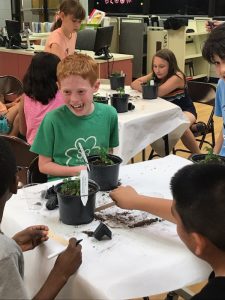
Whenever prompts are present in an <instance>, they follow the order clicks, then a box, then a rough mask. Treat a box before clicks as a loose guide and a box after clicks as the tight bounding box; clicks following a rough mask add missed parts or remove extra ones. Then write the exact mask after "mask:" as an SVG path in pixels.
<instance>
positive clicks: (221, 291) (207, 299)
mask: <svg viewBox="0 0 225 300" xmlns="http://www.w3.org/2000/svg"><path fill="white" fill-rule="evenodd" d="M191 300H225V277H215V274H214V272H212V273H211V274H210V276H209V281H208V283H207V285H206V286H204V287H203V289H202V290H201V291H200V292H199V293H198V294H196V295H195V296H194V297H192V298H191Z"/></svg>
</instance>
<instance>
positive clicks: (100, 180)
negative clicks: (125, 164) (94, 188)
mask: <svg viewBox="0 0 225 300" xmlns="http://www.w3.org/2000/svg"><path fill="white" fill-rule="evenodd" d="M108 157H109V158H110V159H111V160H112V161H113V162H114V164H113V165H97V164H94V161H96V160H97V159H98V158H99V155H91V156H88V158H87V159H88V162H89V166H90V171H89V178H90V179H92V180H94V181H95V182H97V184H98V185H99V186H100V191H109V190H112V189H114V188H116V187H117V186H118V177H119V168H120V164H121V163H122V159H121V158H120V157H119V156H116V155H112V154H109V155H108Z"/></svg>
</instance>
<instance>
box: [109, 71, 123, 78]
mask: <svg viewBox="0 0 225 300" xmlns="http://www.w3.org/2000/svg"><path fill="white" fill-rule="evenodd" d="M111 76H113V77H121V76H124V73H123V71H115V72H112V73H111Z"/></svg>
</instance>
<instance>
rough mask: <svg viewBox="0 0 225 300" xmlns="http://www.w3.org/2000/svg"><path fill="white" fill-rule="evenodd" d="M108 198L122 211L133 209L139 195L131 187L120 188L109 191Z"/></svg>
mask: <svg viewBox="0 0 225 300" xmlns="http://www.w3.org/2000/svg"><path fill="white" fill-rule="evenodd" d="M109 196H110V197H111V198H112V200H113V201H115V202H116V205H117V206H119V207H120V208H124V209H135V206H136V203H137V202H138V197H139V194H138V193H137V192H136V191H135V189H134V188H132V187H131V186H129V185H128V186H120V187H118V188H117V189H115V190H113V191H111V192H110V193H109Z"/></svg>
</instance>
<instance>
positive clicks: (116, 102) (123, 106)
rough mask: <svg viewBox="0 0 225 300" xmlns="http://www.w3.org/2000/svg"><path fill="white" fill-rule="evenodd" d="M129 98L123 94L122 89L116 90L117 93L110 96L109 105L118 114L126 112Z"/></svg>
mask: <svg viewBox="0 0 225 300" xmlns="http://www.w3.org/2000/svg"><path fill="white" fill-rule="evenodd" d="M129 97H130V95H129V94H126V93H125V91H124V88H118V89H117V93H116V94H113V95H112V96H111V105H112V106H113V107H115V109H116V110H117V112H118V113H124V112H127V111H128V99H129Z"/></svg>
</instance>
